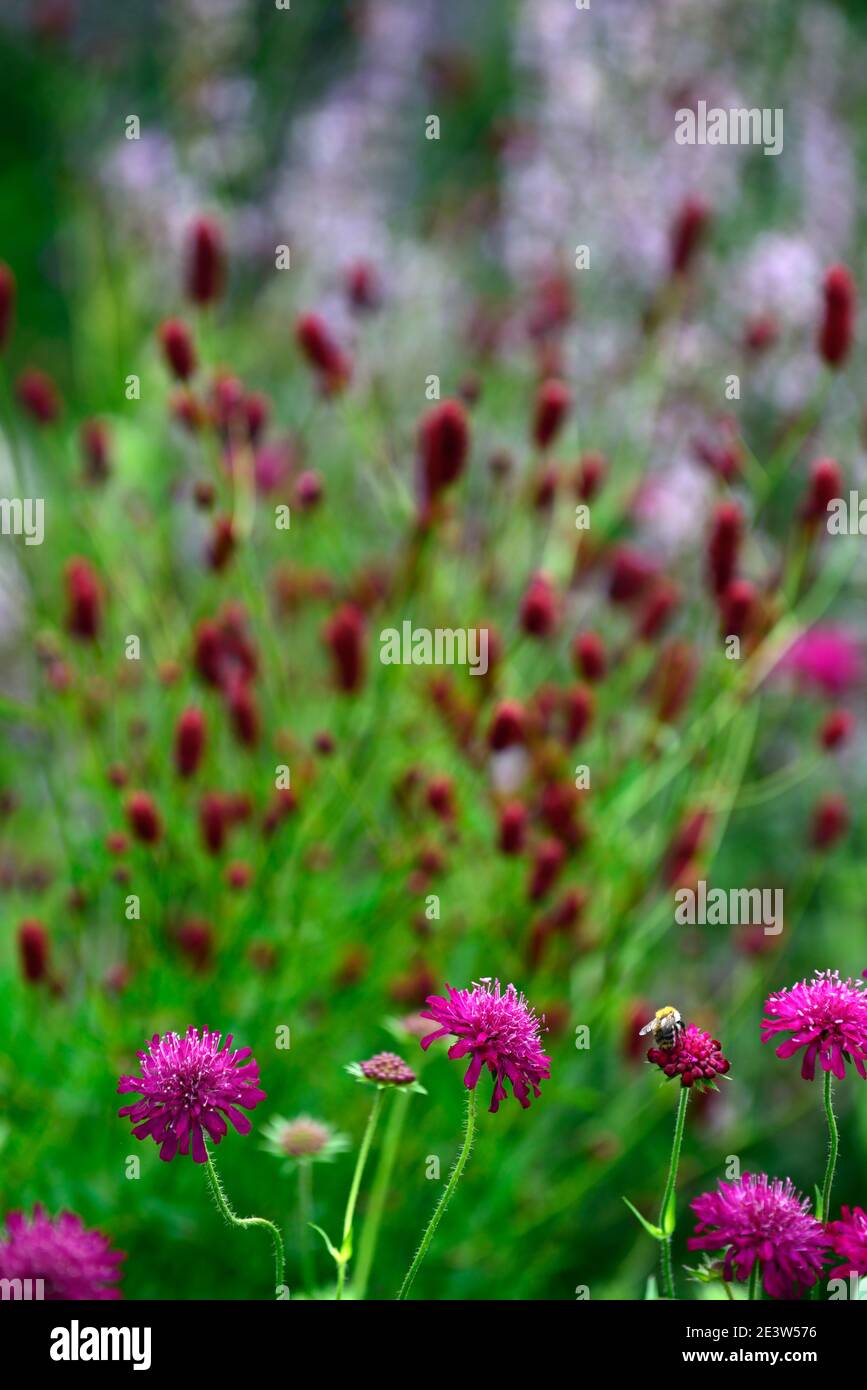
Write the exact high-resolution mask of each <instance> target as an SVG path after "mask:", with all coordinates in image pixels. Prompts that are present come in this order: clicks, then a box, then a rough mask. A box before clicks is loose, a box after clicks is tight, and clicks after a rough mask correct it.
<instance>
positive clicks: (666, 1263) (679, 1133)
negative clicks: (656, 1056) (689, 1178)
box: [659, 1086, 689, 1299]
mask: <svg viewBox="0 0 867 1390" xmlns="http://www.w3.org/2000/svg"><path fill="white" fill-rule="evenodd" d="M688 1101H689V1087H688V1086H681V1088H680V1099H679V1100H678V1103H677V1118H676V1119H675V1122H674V1143H673V1144H672V1146H671V1162H670V1163H669V1165H668V1180H667V1182H666V1184H665V1191H664V1192H663V1194H662V1205H661V1206H660V1209H659V1226H660V1229H661V1230H662V1232H663V1238H662V1242H661V1244H662V1249H661V1252H660V1254H661V1258H662V1287H663V1293H664V1296H665V1297H666V1298H672V1299H673V1298H674V1297H675V1292H674V1270H673V1268H672V1262H671V1238H672V1236H673V1234H674V1226H675V1201H674V1194H675V1190H676V1188H677V1170H678V1167H679V1165H680V1148H681V1145H682V1143H683V1129H684V1125H685V1124H686V1107H687V1103H688Z"/></svg>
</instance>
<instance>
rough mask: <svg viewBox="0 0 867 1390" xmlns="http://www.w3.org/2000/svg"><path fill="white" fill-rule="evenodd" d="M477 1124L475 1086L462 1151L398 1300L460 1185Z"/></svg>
mask: <svg viewBox="0 0 867 1390" xmlns="http://www.w3.org/2000/svg"><path fill="white" fill-rule="evenodd" d="M475 1126H476V1091H475V1087H473V1088H472V1089H471V1090H468V1091H467V1118H466V1124H465V1126H464V1142H463V1145H462V1147H461V1151H460V1153H459V1154H458V1158H457V1162H456V1163H455V1166H454V1168H453V1169H452V1171H451V1173H450V1174H449V1180H448V1182H447V1183H446V1185H445V1187H444V1189H443V1194H442V1196H441V1197H440V1199H439V1201H438V1203H437V1205H436V1208H435V1210H434V1214H433V1216H432V1217H431V1219H430V1221H429V1222H428V1224H427V1229H426V1230H425V1233H424V1235H423V1236H422V1238H421V1244H420V1245H419V1247H418V1250H417V1251H416V1252H415V1257H414V1259H413V1262H412V1264H411V1265H410V1267H409V1269H408V1271H407V1275H406V1278H405V1279H404V1281H403V1283H402V1284H401V1287H400V1292H399V1294H398V1295H397V1297H398V1300H401V1299H405V1298H406V1297H407V1295H408V1294H409V1291H410V1289H411V1288H412V1286H413V1284H414V1283H415V1276H416V1275H417V1274H418V1271H419V1268H420V1266H421V1262H422V1260H423V1259H424V1257H425V1255H426V1254H427V1252H428V1249H429V1248H430V1243H431V1241H432V1240H433V1238H434V1235H435V1234H436V1229H437V1226H438V1225H439V1224H440V1222H441V1221H442V1218H443V1213H444V1211H445V1209H446V1207H447V1206H448V1204H449V1202H450V1201H451V1199H452V1194H453V1192H454V1190H455V1188H456V1187H457V1185H458V1179H459V1178H460V1176H461V1174H462V1173H463V1171H464V1168H465V1167H466V1162H467V1159H468V1158H469V1156H470V1150H471V1149H472V1147H473V1133H474V1130H475Z"/></svg>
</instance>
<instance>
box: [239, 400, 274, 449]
mask: <svg viewBox="0 0 867 1390" xmlns="http://www.w3.org/2000/svg"><path fill="white" fill-rule="evenodd" d="M244 416H245V419H246V423H247V436H248V438H249V440H250V443H251V444H258V442H259V440H260V438H261V436H262V435H263V434H264V432H265V428H266V426H267V424H268V421H269V419H270V417H271V402H270V401H269V400H268V397H267V396H266V395H265V394H264V392H262V391H248V392H247V393H246V395H245V396H244Z"/></svg>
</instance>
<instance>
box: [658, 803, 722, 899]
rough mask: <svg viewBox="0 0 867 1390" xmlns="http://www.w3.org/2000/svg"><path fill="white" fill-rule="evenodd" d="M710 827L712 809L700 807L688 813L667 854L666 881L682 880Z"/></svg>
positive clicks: (705, 838) (676, 881)
mask: <svg viewBox="0 0 867 1390" xmlns="http://www.w3.org/2000/svg"><path fill="white" fill-rule="evenodd" d="M710 828H711V813H710V811H706V810H704V809H703V808H699V809H698V810H695V811H690V812H689V813H688V814H687V815H686V817H685V818H684V820H683V821H682V822H681V824H680V825H679V826H678V828H677V830H676V832H675V834H674V838H673V839H672V842H671V844H670V846H669V849H668V853H667V854H666V856H665V864H664V867H663V876H664V878H665V882H666V883H668V884H669V885H675V884H677V883H679V882H680V880H681V878H682V876H683V873H684V871H685V869H686V868H687V866H688V865H689V864H690V863H691V861H692V860H693V859H694V858H695V856H696V855H697V854H698V853H699V852H700V850H701V849H702V848H703V846H704V844H705V841H706V840H707V836H708V833H709V831H710Z"/></svg>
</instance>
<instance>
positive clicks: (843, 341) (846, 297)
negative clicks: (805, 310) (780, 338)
mask: <svg viewBox="0 0 867 1390" xmlns="http://www.w3.org/2000/svg"><path fill="white" fill-rule="evenodd" d="M822 293H823V295H824V299H825V307H824V314H823V317H822V325H821V328H820V330H819V352H820V353H821V355H822V357H823V358H824V359H825V361H826V362H827V363H828V366H829V367H839V366H841V365H842V363H843V362H844V361H845V360H846V358H847V357H848V355H849V349H850V348H851V346H852V338H853V335H854V332H855V302H856V301H855V282H854V280H853V279H852V276H851V274H850V272H849V271H848V270H847V269H846V267H845V266H844V265H832V266H831V267H830V269H829V270H828V271H826V273H825V280H824V284H823V286H822Z"/></svg>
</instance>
